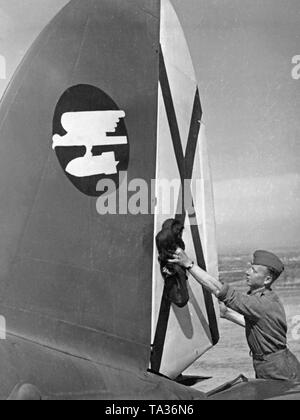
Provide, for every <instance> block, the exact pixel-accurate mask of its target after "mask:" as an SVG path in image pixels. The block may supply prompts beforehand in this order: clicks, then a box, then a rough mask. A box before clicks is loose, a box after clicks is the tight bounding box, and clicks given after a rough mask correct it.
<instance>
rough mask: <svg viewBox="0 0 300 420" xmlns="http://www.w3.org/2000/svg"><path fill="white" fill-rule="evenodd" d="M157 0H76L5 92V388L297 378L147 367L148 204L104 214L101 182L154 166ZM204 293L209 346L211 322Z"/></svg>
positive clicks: (0, 129) (185, 391)
mask: <svg viewBox="0 0 300 420" xmlns="http://www.w3.org/2000/svg"><path fill="white" fill-rule="evenodd" d="M165 1H167V0H165ZM160 13H161V2H160V0H72V1H71V2H70V3H68V5H67V6H66V7H65V8H64V9H63V10H62V11H60V12H59V13H58V15H57V16H56V17H55V18H54V19H53V21H52V22H51V23H50V24H49V25H48V26H47V27H46V28H45V30H44V31H43V32H42V34H41V35H40V36H39V37H38V39H37V40H36V42H35V43H34V45H33V46H32V48H31V49H30V50H29V52H28V53H27V55H26V57H25V58H24V60H23V62H22V63H21V65H20V66H19V68H18V70H17V72H16V73H15V75H14V77H13V80H12V81H11V83H10V85H9V87H8V89H7V91H6V93H5V95H4V97H3V99H2V102H1V105H0V233H1V234H0V315H1V316H2V317H4V318H5V320H6V339H5V340H0V375H1V381H0V398H1V399H11V400H18V399H29V400H30V399H32V400H38V399H45V400H47V399H50V400H51V399H53V400H58V399H63V400H66V399H73V400H78V399H104V400H126V399H133V400H142V399H145V400H206V399H265V398H274V397H279V396H280V397H281V398H290V399H292V398H295V399H299V398H300V397H299V396H300V389H298V388H297V387H295V386H294V385H293V384H289V383H278V382H272V381H267V382H266V381H253V382H245V381H244V380H242V379H241V380H239V381H237V382H236V383H233V384H227V385H226V386H224V387H222V388H221V389H218V390H216V391H215V392H212V393H210V394H204V393H201V392H199V391H197V390H196V389H193V388H190V387H187V386H183V385H181V384H179V383H177V382H175V381H172V380H170V379H168V378H166V377H164V376H162V375H159V374H158V373H153V372H150V371H149V370H148V369H149V364H150V360H151V333H153V331H151V326H152V316H153V314H152V299H151V297H152V291H153V284H152V274H153V255H155V250H154V246H153V243H154V231H155V229H154V227H155V226H154V225H155V219H154V215H153V214H138V215H132V214H118V215H113V214H106V215H101V216H100V215H99V212H98V211H97V199H99V197H101V192H100V191H98V189H97V185H98V183H99V181H103V180H112V181H114V182H115V185H116V189H117V190H119V189H121V187H122V184H123V182H124V179H123V178H122V177H121V178H119V175H120V173H121V172H123V173H124V172H126V173H127V177H128V182H130V181H131V180H134V179H144V180H145V181H146V183H147V184H148V185H150V184H151V180H152V179H155V176H156V170H157V167H156V166H157V124H158V106H157V104H158V81H159V78H160V72H161V68H162V51H161V48H160ZM171 93H172V92H171ZM169 99H170V98H169ZM196 99H197V95H196ZM199 101H200V99H199ZM196 104H198V102H196ZM199 104H200V102H199ZM76 113H77V115H78V114H79V113H80V115H81V118H82V119H83V124H84V121H89V125H87V126H88V128H89V129H88V130H87V131H89V138H88V140H86V141H85V142H84V141H82V136H83V135H84V133H80V127H79V128H78V127H77V128H76V123H74V124H75V126H74V127H75V128H74V127H73V126H72V124H73V123H72V121H74V120H76V118H74V114H76ZM107 113H108V114H107ZM97 114H99V118H100V120H101V121H102V124H104V125H105V126H106V127H107V130H108V132H107V133H105V130H104V132H102V136H100V137H98V138H97V133H96V130H94V131H93V129H92V128H93V127H92V125H93V122H91V121H92V120H94V118H97ZM66 116H67V117H66ZM70 125H71V126H70ZM77 125H78V124H77ZM95 125H96V126H97V123H96V122H95ZM108 127H109V128H108ZM69 128H70V130H69ZM73 128H74V130H73V131H76V130H77V132H76V133H74V132H72V129H73ZM66 129H68V130H69V131H68V132H67V131H66ZM100 131H101V130H100ZM114 134H115V135H114ZM198 134H199V130H198V131H197V130H196V132H195V133H194V134H192V137H193V136H195V138H194V141H197V136H198ZM81 143H82V144H81ZM101 168H102V169H101ZM151 199H152V197H151V196H150V194H149V202H151ZM200 244H201V242H200ZM198 262H199V259H198ZM204 303H205V305H206V306H205V305H204V306H203V307H201V310H203V312H205V309H207V312H208V313H207V316H206V318H205V322H204V324H205V323H206V324H207V328H206V330H207V336H205V340H204V341H203V346H204V347H205V348H209V347H210V346H212V345H214V344H216V342H217V341H218V331H217V325H216V323H215V320H216V316H215V313H214V310H213V305H212V300H211V298H210V297H209V296H206V297H205V299H204ZM169 309H170V308H169ZM4 318H3V319H4ZM204 324H203V325H204ZM206 324H205V325H206ZM165 338H166V337H165ZM201 346H202V343H201ZM163 350H164V349H163V348H159V351H158V353H159V352H160V356H159V357H158V359H157V360H161V358H162V356H163V354H162V352H163ZM203 351H204V348H203ZM157 360H156V362H157ZM186 363H188V362H186ZM159 366H160V365H159V363H158V369H157V370H159ZM175 370H176V368H175Z"/></svg>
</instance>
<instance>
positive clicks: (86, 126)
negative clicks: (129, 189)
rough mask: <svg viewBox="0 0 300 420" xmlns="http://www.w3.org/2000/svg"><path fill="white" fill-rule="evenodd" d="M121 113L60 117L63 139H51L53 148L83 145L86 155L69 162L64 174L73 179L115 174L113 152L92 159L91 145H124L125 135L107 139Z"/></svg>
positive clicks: (64, 115) (96, 112) (114, 129)
mask: <svg viewBox="0 0 300 420" xmlns="http://www.w3.org/2000/svg"><path fill="white" fill-rule="evenodd" d="M124 117H125V112H124V111H85V112H68V113H65V114H63V115H62V118H61V124H62V126H63V128H64V129H65V130H66V131H67V134H66V135H65V136H59V135H58V134H55V135H54V136H53V146H52V147H53V149H55V148H56V147H74V146H85V147H86V154H85V156H83V157H80V158H77V159H74V160H73V161H71V162H70V163H69V164H68V166H67V168H66V171H67V172H68V173H69V174H71V175H73V176H76V177H87V176H93V175H100V174H105V175H112V174H116V173H117V166H118V164H119V162H118V161H116V159H115V153H114V152H113V151H111V152H106V153H102V154H101V155H100V156H93V154H92V148H93V147H94V146H116V145H124V144H127V143H128V139H127V137H126V136H108V135H107V133H115V131H116V128H117V126H118V122H119V121H120V119H122V118H124Z"/></svg>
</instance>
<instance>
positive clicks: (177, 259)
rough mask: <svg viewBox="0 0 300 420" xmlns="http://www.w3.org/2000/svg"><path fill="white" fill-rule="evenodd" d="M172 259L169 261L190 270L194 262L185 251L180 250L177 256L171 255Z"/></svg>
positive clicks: (176, 253)
mask: <svg viewBox="0 0 300 420" xmlns="http://www.w3.org/2000/svg"><path fill="white" fill-rule="evenodd" d="M171 255H172V259H171V260H169V262H170V263H173V264H179V265H181V266H182V267H184V268H188V267H190V266H191V265H192V264H193V261H192V260H191V259H190V258H189V257H188V256H187V255H186V253H185V252H184V251H183V249H180V248H178V249H177V251H176V252H175V254H171Z"/></svg>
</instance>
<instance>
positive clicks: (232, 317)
mask: <svg viewBox="0 0 300 420" xmlns="http://www.w3.org/2000/svg"><path fill="white" fill-rule="evenodd" d="M169 262H171V263H177V264H180V265H181V266H183V267H185V268H188V267H191V266H192V264H193V261H192V260H191V259H189V257H188V256H187V255H186V253H185V252H184V251H183V250H182V249H178V250H177V251H176V254H174V256H173V259H171V260H169ZM189 271H190V273H191V275H192V276H193V277H194V278H195V280H196V281H197V282H198V283H200V284H201V286H203V287H204V288H205V289H207V290H208V291H209V292H211V293H212V294H214V295H215V296H216V297H218V296H219V294H220V292H221V291H222V290H223V289H224V285H223V283H221V282H220V281H219V280H218V279H215V278H214V277H212V276H211V275H209V274H208V273H207V272H206V271H204V270H202V268H200V267H199V266H198V265H196V264H194V265H193V267H192V268H191V269H190V270H189ZM220 313H221V318H224V319H227V320H228V321H231V322H233V323H235V324H237V325H239V326H241V327H244V328H245V318H244V317H243V315H240V314H239V313H237V312H235V311H233V310H231V309H229V308H227V307H226V305H225V304H224V303H220Z"/></svg>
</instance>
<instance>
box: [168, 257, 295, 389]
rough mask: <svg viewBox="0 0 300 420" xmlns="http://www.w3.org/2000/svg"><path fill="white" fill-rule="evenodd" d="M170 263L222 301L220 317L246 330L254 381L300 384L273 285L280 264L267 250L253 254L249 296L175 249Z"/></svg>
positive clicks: (277, 275)
mask: <svg viewBox="0 0 300 420" xmlns="http://www.w3.org/2000/svg"><path fill="white" fill-rule="evenodd" d="M170 262H173V263H178V264H181V265H182V266H183V267H185V268H186V269H188V270H189V271H190V273H191V274H192V276H193V277H194V278H195V279H196V280H197V281H198V282H199V283H200V284H201V285H202V286H204V287H205V288H207V289H208V290H209V291H210V292H212V293H214V294H215V296H217V298H218V299H219V301H220V302H221V316H222V317H223V318H226V319H228V320H230V321H232V322H234V323H236V324H238V325H240V326H243V327H245V328H246V338H247V341H248V345H249V347H250V351H251V355H252V358H253V365H254V369H255V373H256V378H257V379H273V380H286V381H293V382H300V363H299V362H298V360H297V359H296V357H295V356H294V355H293V354H292V353H291V352H290V351H289V350H288V348H287V321H286V315H285V310H284V307H283V305H282V303H281V302H280V299H279V297H278V296H277V295H276V294H275V293H274V291H273V290H272V285H273V283H274V282H275V281H276V280H277V279H278V278H279V276H280V275H281V274H282V272H283V271H284V265H283V263H282V261H281V260H280V259H279V258H278V257H277V256H276V255H274V254H272V253H270V252H267V251H256V252H255V253H254V257H253V261H252V264H251V267H250V268H249V270H248V271H247V273H246V275H247V283H248V286H249V288H250V290H249V292H248V294H243V293H240V292H238V291H236V290H235V289H234V288H233V287H231V286H229V285H228V284H225V285H224V284H222V283H221V282H220V281H219V280H216V279H214V278H213V277H211V276H210V275H209V274H208V273H206V272H205V271H203V270H202V269H201V268H200V267H198V266H197V265H195V264H194V262H193V261H192V260H191V259H190V258H189V257H188V256H187V255H186V253H185V252H184V251H183V250H181V249H178V250H177V251H176V254H174V255H173V256H172V259H171V260H170Z"/></svg>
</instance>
